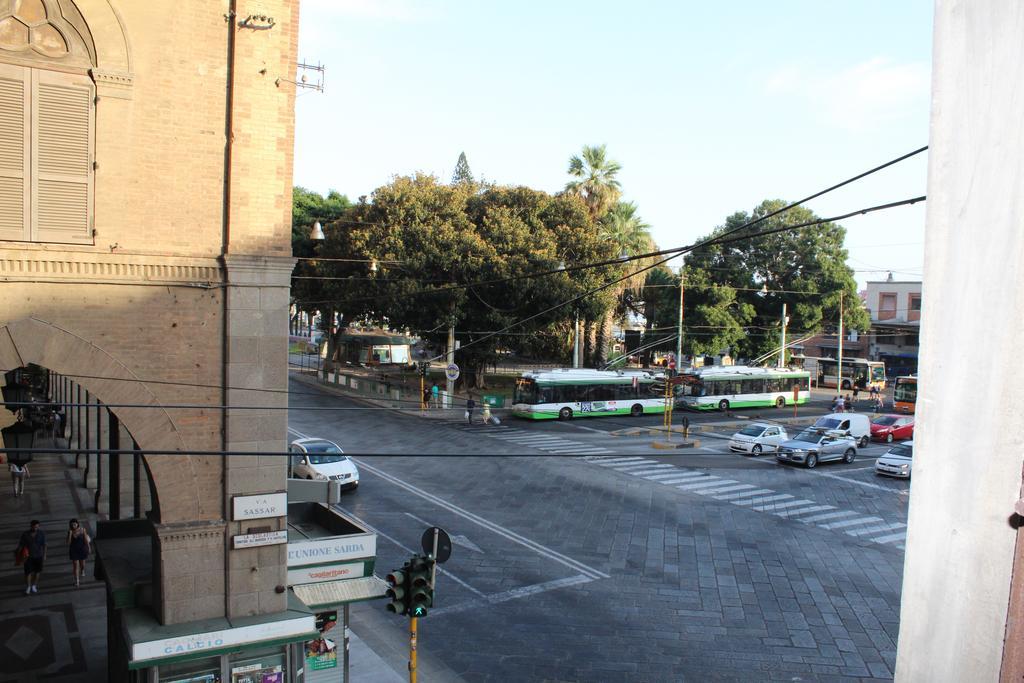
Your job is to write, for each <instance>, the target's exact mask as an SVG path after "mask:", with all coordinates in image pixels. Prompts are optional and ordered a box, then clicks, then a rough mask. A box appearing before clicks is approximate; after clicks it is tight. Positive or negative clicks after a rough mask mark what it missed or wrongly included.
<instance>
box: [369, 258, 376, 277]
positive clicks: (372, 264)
mask: <svg viewBox="0 0 1024 683" xmlns="http://www.w3.org/2000/svg"><path fill="white" fill-rule="evenodd" d="M370 273H372V274H374V275H376V273H377V259H373V260H372V261H370Z"/></svg>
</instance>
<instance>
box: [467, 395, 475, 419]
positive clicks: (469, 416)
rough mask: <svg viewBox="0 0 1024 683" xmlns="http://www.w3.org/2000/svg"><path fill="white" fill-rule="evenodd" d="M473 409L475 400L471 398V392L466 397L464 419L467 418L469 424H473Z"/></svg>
mask: <svg viewBox="0 0 1024 683" xmlns="http://www.w3.org/2000/svg"><path fill="white" fill-rule="evenodd" d="M474 410H476V401H474V400H473V394H470V395H469V398H468V399H466V419H467V420H469V424H473V411H474Z"/></svg>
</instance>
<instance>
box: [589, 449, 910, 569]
mask: <svg viewBox="0 0 1024 683" xmlns="http://www.w3.org/2000/svg"><path fill="white" fill-rule="evenodd" d="M580 459H581V460H585V461H587V462H590V463H593V464H596V465H600V466H601V467H607V468H608V469H612V470H615V471H617V472H622V473H623V474H628V475H630V476H633V477H640V478H642V479H646V480H648V481H652V482H655V483H657V484H664V485H665V486H672V487H674V488H676V489H679V490H680V491H684V492H686V493H695V494H697V495H701V496H707V497H708V498H712V499H714V500H719V501H722V502H725V503H730V504H731V505H736V506H738V507H744V508H747V509H748V510H757V511H758V512H764V513H767V514H770V515H775V516H776V517H782V518H785V519H792V520H794V521H797V522H803V523H804V524H810V525H813V526H816V527H819V528H821V529H827V530H829V531H835V532H838V533H843V534H846V535H847V536H850V537H853V538H856V539H857V540H866V541H871V542H872V543H879V544H882V545H892V546H894V547H896V548H899V549H900V550H903V549H904V548H905V547H906V546H905V538H906V532H907V525H906V524H903V523H902V522H894V523H891V522H887V521H886V520H884V519H882V518H881V517H876V516H873V515H866V514H864V513H861V512H856V511H854V510H840V509H839V508H837V507H835V506H833V505H824V504H821V503H818V502H816V501H813V500H808V499H805V498H798V497H797V496H793V495H790V494H788V493H779V492H778V491H773V490H772V489H766V488H760V487H758V486H754V485H752V484H743V483H740V482H738V481H736V480H734V479H725V478H723V477H718V476H714V475H710V474H707V473H706V472H700V471H695V470H687V469H683V468H680V467H677V466H676V465H670V464H665V463H659V462H657V461H656V460H648V459H645V458H643V457H639V456H634V457H628V456H600V455H586V456H583V457H581V458H580Z"/></svg>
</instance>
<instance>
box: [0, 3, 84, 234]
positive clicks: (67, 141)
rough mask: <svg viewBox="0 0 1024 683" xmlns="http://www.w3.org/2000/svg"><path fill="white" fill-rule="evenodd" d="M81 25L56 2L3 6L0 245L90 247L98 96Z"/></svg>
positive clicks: (77, 17)
mask: <svg viewBox="0 0 1024 683" xmlns="http://www.w3.org/2000/svg"><path fill="white" fill-rule="evenodd" d="M72 6H73V5H72ZM80 20H81V17H80V15H73V16H71V17H65V16H64V14H63V13H62V11H61V8H60V6H59V5H58V4H57V3H56V2H54V1H53V0H0V240H16V241H32V242H63V243H71V244H92V242H93V237H92V194H93V156H92V154H93V127H94V109H95V107H94V101H95V94H94V92H95V90H94V85H93V82H92V79H91V78H89V76H88V74H87V73H86V71H85V69H87V68H88V66H89V62H90V50H89V49H88V44H87V43H86V42H85V41H84V40H83V39H82V36H81V34H80V33H79V31H78V29H76V28H75V25H74V23H79V24H80V23H81V21H80ZM72 22H74V23H72Z"/></svg>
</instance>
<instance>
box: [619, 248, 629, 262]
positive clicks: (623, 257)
mask: <svg viewBox="0 0 1024 683" xmlns="http://www.w3.org/2000/svg"><path fill="white" fill-rule="evenodd" d="M619 260H620V261H628V260H629V252H628V251H626V250H625V249H623V250H622V253H621V254H619Z"/></svg>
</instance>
